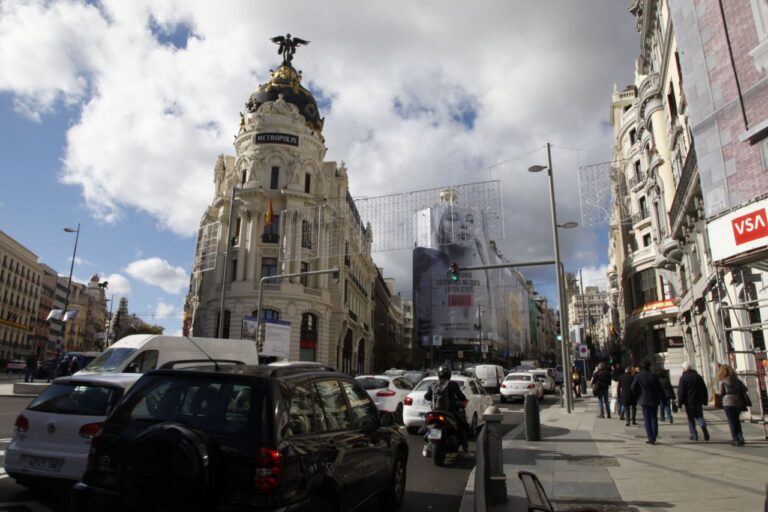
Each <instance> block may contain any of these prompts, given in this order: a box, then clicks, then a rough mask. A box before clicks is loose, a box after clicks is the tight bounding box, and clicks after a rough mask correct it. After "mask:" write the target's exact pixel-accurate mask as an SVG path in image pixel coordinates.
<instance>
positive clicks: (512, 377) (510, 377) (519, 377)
mask: <svg viewBox="0 0 768 512" xmlns="http://www.w3.org/2000/svg"><path fill="white" fill-rule="evenodd" d="M504 380H531V376H530V375H507V378H506V379H504Z"/></svg>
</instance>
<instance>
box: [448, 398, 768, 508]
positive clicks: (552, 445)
mask: <svg viewBox="0 0 768 512" xmlns="http://www.w3.org/2000/svg"><path fill="white" fill-rule="evenodd" d="M597 414H598V404H597V400H596V399H594V398H592V397H589V398H583V399H578V400H577V401H576V404H575V407H574V411H573V413H572V414H570V415H568V414H567V413H566V412H565V409H563V408H560V407H551V408H549V409H544V410H542V411H541V414H540V417H541V436H542V440H541V441H538V442H528V441H526V440H525V433H524V431H523V429H522V425H521V427H519V428H516V429H514V430H512V431H511V432H509V433H508V434H507V435H506V436H505V437H504V440H503V459H504V472H505V474H506V478H507V494H508V501H507V503H505V504H497V505H492V506H491V508H490V510H491V511H492V512H501V511H510V512H511V511H525V510H527V508H526V505H527V500H526V499H525V492H524V490H523V488H522V485H521V484H520V480H519V479H518V477H517V472H518V471H521V470H525V471H532V472H534V473H536V474H537V475H538V477H539V478H540V480H541V481H542V484H543V485H544V488H545V489H546V492H547V494H548V496H549V497H550V499H551V500H552V501H553V502H554V503H556V507H559V509H560V510H568V509H569V508H575V507H579V506H592V507H595V508H597V509H598V510H601V511H606V512H608V511H611V512H614V511H616V512H618V511H653V512H660V511H674V512H687V511H691V512H693V511H697V512H698V511H702V510H718V511H730V510H733V511H762V510H764V507H768V505H766V490H767V489H768V470H766V468H768V464H767V463H768V441H766V439H765V431H764V430H763V426H762V425H757V424H752V423H742V427H743V430H744V437H745V439H746V442H747V444H746V446H745V447H743V448H737V447H734V446H731V444H730V431H729V430H728V424H727V422H726V421H725V416H724V414H723V412H722V411H717V410H706V411H705V414H704V415H705V418H706V420H707V424H708V425H709V430H710V433H711V434H712V439H711V440H710V441H709V442H705V441H703V440H701V441H698V442H695V441H690V440H689V439H688V436H689V433H688V425H687V422H686V418H685V413H684V412H683V411H681V412H680V413H678V414H676V415H674V421H675V423H674V424H668V423H664V424H660V425H659V438H658V441H657V444H656V445H654V446H650V445H647V444H646V443H645V441H646V437H645V430H644V428H643V424H642V413H641V412H640V411H638V416H639V417H638V425H637V426H630V427H626V426H625V425H624V421H621V420H619V419H618V418H617V417H616V416H614V417H613V418H612V419H601V418H597ZM473 480H474V473H473V474H472V475H471V476H470V479H469V482H468V485H467V488H466V489H465V492H464V496H463V499H462V503H461V508H460V510H461V511H462V512H465V511H466V512H469V511H472V510H473V506H472V500H473V494H472V492H473V489H474V486H473ZM765 510H766V511H768V508H765Z"/></svg>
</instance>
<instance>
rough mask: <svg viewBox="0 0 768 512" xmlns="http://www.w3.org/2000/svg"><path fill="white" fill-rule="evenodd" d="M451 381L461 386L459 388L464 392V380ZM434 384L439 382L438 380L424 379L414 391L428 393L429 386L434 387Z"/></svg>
mask: <svg viewBox="0 0 768 512" xmlns="http://www.w3.org/2000/svg"><path fill="white" fill-rule="evenodd" d="M451 381H453V382H455V383H456V384H458V385H459V388H461V389H462V390H463V389H464V381H463V380H456V379H451ZM433 382H437V379H424V380H422V381H421V382H419V385H418V386H416V387H415V388H413V390H414V391H423V392H426V391H427V390H428V389H429V386H431V385H432V383H433Z"/></svg>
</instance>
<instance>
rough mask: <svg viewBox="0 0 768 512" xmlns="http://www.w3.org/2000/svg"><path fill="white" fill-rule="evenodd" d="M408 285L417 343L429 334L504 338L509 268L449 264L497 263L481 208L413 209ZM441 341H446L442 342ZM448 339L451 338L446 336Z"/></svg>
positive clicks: (460, 339)
mask: <svg viewBox="0 0 768 512" xmlns="http://www.w3.org/2000/svg"><path fill="white" fill-rule="evenodd" d="M415 230H416V233H415V237H414V239H415V240H416V246H417V247H416V248H415V249H414V251H413V288H414V307H415V314H416V330H417V336H418V337H419V340H420V343H421V344H422V346H429V345H430V344H431V343H432V339H433V336H434V335H439V336H442V337H443V340H452V343H453V344H468V343H472V342H477V341H479V340H480V339H481V337H482V340H483V341H485V342H503V344H502V345H507V343H508V342H509V336H508V331H509V323H508V320H507V317H508V313H509V296H510V293H511V292H512V291H513V290H512V288H514V287H515V285H516V284H517V285H518V287H519V282H518V281H517V280H516V279H514V278H513V277H512V274H511V272H510V271H509V270H506V269H505V270H474V271H461V272H460V274H459V275H460V278H459V280H458V281H451V279H450V275H449V268H450V265H451V263H452V262H455V263H456V264H457V265H458V266H459V268H463V267H473V266H483V265H495V264H498V263H501V259H500V258H499V256H498V254H497V251H496V249H495V246H494V245H493V243H492V242H491V241H490V240H489V239H488V236H487V234H486V230H485V228H484V221H483V215H482V210H481V209H480V208H471V207H469V208H468V207H459V206H456V205H454V204H446V205H444V206H436V207H432V208H428V209H424V210H421V211H419V212H417V213H416V222H415ZM443 343H445V341H444V342H443ZM449 344H450V341H449Z"/></svg>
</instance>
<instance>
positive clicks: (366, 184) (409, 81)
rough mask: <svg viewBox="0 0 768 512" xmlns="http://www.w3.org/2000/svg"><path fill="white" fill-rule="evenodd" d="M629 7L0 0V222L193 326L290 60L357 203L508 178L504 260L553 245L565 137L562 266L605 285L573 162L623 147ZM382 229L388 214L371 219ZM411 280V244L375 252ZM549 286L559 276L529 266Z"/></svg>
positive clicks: (542, 286)
mask: <svg viewBox="0 0 768 512" xmlns="http://www.w3.org/2000/svg"><path fill="white" fill-rule="evenodd" d="M628 4H629V2H628V1H619V0H579V1H578V2H575V1H573V0H548V1H538V2H531V1H528V0H514V1H513V0H504V1H502V0H487V1H484V2H482V3H477V4H468V3H466V2H461V1H452V0H425V1H422V2H405V1H388V2H343V1H341V0H327V1H323V2H308V1H303V2H300V1H290V0H289V1H286V0H284V1H281V2H263V1H251V0H242V1H234V0H233V1H227V0H222V1H219V2H210V1H206V0H199V1H195V0H183V1H181V0H178V1H158V0H153V1H148V0H147V1H141V0H132V1H131V2H125V1H122V0H105V1H88V2H82V1H68V0H61V1H19V0H0V70H2V72H0V133H2V134H3V135H2V137H0V176H1V177H2V182H1V183H2V186H0V230H2V231H5V232H6V233H7V234H8V235H10V236H11V237H13V238H15V239H16V240H18V241H19V242H20V243H22V244H23V245H25V246H26V247H27V248H28V249H30V250H31V251H32V252H34V253H35V254H36V255H37V256H38V257H39V259H40V261H42V262H44V263H46V264H48V265H50V266H51V267H53V268H54V269H56V270H57V271H58V272H59V273H60V274H62V275H67V274H68V272H69V265H70V262H71V258H72V254H73V249H74V235H73V234H71V233H67V232H64V230H63V228H64V227H71V228H76V227H77V225H78V223H79V224H80V229H81V231H80V237H79V241H78V247H77V257H76V258H75V265H74V278H75V280H78V281H80V282H87V280H88V279H90V276H92V275H94V274H98V275H99V276H100V279H101V280H105V279H106V280H108V281H109V288H108V292H107V293H108V296H114V297H115V299H114V300H115V308H117V302H118V299H119V297H128V300H129V309H130V310H131V312H134V313H136V314H138V315H143V316H144V317H145V320H146V321H148V322H150V323H156V324H160V325H162V326H164V327H165V328H166V332H167V333H171V334H173V333H177V332H180V329H181V311H182V308H183V302H184V295H185V294H186V291H187V287H188V284H189V273H190V271H191V267H192V260H193V257H194V244H195V236H196V233H197V228H198V224H199V221H200V217H201V215H202V214H203V211H204V209H205V207H206V206H207V205H208V204H209V203H210V202H211V200H212V198H213V169H214V164H215V162H216V158H217V156H218V155H219V154H222V153H224V154H234V148H233V146H232V142H233V137H234V134H235V133H236V131H237V128H238V126H239V112H241V111H243V110H244V103H245V101H247V99H248V97H249V95H250V94H251V93H252V92H253V91H254V90H256V88H257V87H258V85H259V84H260V83H263V82H265V81H266V80H267V79H268V77H269V70H270V69H275V68H276V67H277V66H279V64H280V62H281V57H280V56H279V55H277V51H276V50H277V47H276V46H275V45H274V44H273V43H272V42H271V41H270V40H269V39H270V38H271V37H273V36H276V35H284V34H286V33H288V32H290V33H291V34H292V35H293V36H295V37H300V38H302V39H305V40H308V41H310V44H309V45H308V46H305V47H300V48H299V49H298V50H297V52H296V56H295V59H294V62H293V64H294V66H295V67H296V68H297V69H300V70H301V71H302V73H303V77H304V79H303V80H304V81H303V83H304V85H305V86H307V87H309V88H310V89H311V90H312V92H313V94H314V95H315V97H316V98H317V100H318V104H319V108H320V113H321V116H323V117H324V118H325V126H324V129H323V135H324V137H325V143H326V146H327V148H328V152H327V155H326V160H328V161H337V162H341V161H344V162H345V164H346V166H347V169H348V172H349V176H350V189H351V193H352V195H353V196H354V197H371V196H378V195H384V194H395V193H401V192H402V193H405V192H408V191H413V190H420V189H429V188H434V187H439V186H444V185H458V184H465V183H471V182H477V181H484V180H487V179H497V180H500V182H501V186H502V197H503V203H504V225H505V237H504V238H503V239H502V240H499V241H498V245H499V247H500V248H501V250H502V252H504V254H505V255H506V256H507V257H508V259H509V260H510V261H517V262H520V261H531V260H536V259H551V258H552V255H553V246H552V231H551V217H550V210H549V196H548V184H547V179H546V177H545V175H544V173H538V174H533V173H528V172H527V171H526V170H527V168H528V167H530V166H532V165H538V164H541V165H544V164H546V151H545V149H544V147H545V144H546V143H547V142H550V143H551V144H552V168H553V171H554V176H555V188H556V199H557V205H558V206H557V208H558V210H557V212H558V220H559V222H560V223H565V222H567V221H572V220H573V221H577V222H579V223H580V224H581V225H580V226H579V227H578V228H576V229H571V230H563V231H561V236H560V240H561V254H562V256H563V260H564V262H565V266H566V269H567V270H569V271H576V272H577V271H578V269H580V268H582V269H584V280H585V284H597V285H599V286H602V287H604V286H605V270H606V264H607V226H606V225H584V223H583V222H581V211H580V198H579V184H578V178H577V173H578V168H579V167H580V166H585V165H591V164H595V163H600V162H606V161H608V160H610V158H611V155H612V147H613V132H612V128H611V126H610V124H609V107H610V101H611V93H612V91H613V87H614V84H616V85H617V86H618V87H619V88H620V89H621V88H623V87H624V86H625V85H627V84H629V83H632V81H633V73H634V63H635V59H636V57H637V54H638V51H639V38H638V35H637V32H636V30H635V24H634V18H633V17H632V16H631V15H630V14H629V13H628V12H627V8H628ZM374 233H375V226H374ZM373 257H374V261H375V262H376V263H377V265H379V266H381V267H383V269H384V275H385V276H386V277H395V278H396V279H397V282H398V291H402V292H404V293H409V292H410V273H411V270H410V255H409V254H408V253H407V251H406V252H405V253H403V251H399V252H381V253H375V254H374V255H373ZM524 273H525V274H526V276H527V277H529V278H530V279H531V280H532V281H533V282H534V283H535V284H536V286H537V288H538V289H539V290H540V291H541V293H543V294H545V295H548V296H550V297H551V298H553V299H554V295H555V292H554V290H555V289H556V287H555V285H554V271H553V270H552V269H551V268H549V269H546V268H540V269H534V270H526V271H525V272H524Z"/></svg>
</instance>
